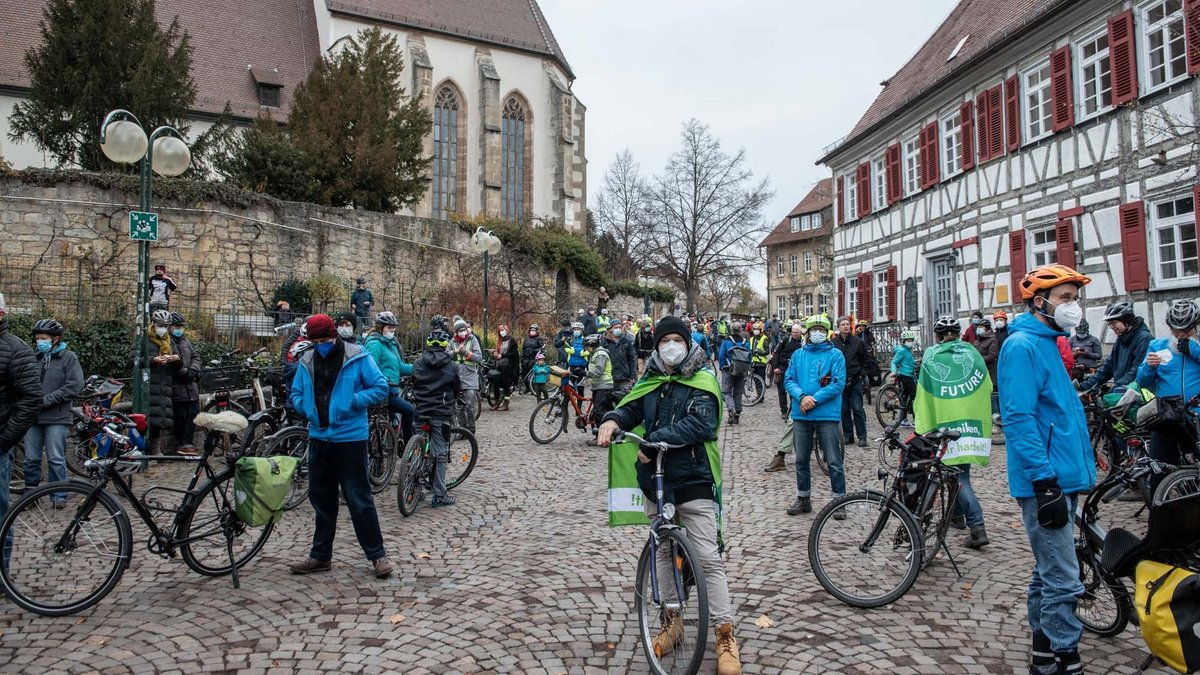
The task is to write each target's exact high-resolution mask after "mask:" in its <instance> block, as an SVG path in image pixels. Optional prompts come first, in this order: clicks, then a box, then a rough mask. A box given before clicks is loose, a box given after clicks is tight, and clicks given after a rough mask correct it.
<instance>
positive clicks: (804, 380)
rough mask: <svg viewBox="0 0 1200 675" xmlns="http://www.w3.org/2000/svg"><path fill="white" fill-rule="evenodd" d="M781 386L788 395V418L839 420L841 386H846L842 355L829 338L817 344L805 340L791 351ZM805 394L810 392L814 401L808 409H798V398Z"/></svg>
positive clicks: (844, 358)
mask: <svg viewBox="0 0 1200 675" xmlns="http://www.w3.org/2000/svg"><path fill="white" fill-rule="evenodd" d="M826 378H828V379H827V380H826ZM822 380H824V383H822ZM783 386H784V388H785V389H786V390H787V393H788V395H789V396H791V397H792V419H795V420H804V421H808V422H835V421H840V420H841V419H842V390H843V389H845V387H846V357H845V356H842V352H841V350H840V349H838V348H837V347H834V346H833V344H832V343H829V342H823V343H821V344H819V345H817V344H811V343H809V344H806V345H804V347H803V348H802V349H797V350H796V351H795V353H793V354H792V359H791V361H790V362H789V363H788V367H787V372H786V373H785V374H784V378H783ZM805 396H812V397H813V399H814V400H815V401H816V402H817V405H816V406H815V407H813V409H812V410H809V411H808V412H804V411H802V410H801V409H800V400H801V399H802V398H803V397H805Z"/></svg>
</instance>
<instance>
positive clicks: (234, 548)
mask: <svg viewBox="0 0 1200 675" xmlns="http://www.w3.org/2000/svg"><path fill="white" fill-rule="evenodd" d="M127 424H128V422H126V421H125V420H123V419H122V418H121V417H120V416H118V415H116V414H115V413H111V412H110V413H106V414H105V422H104V425H103V427H102V432H103V433H104V435H105V436H106V437H107V438H108V439H110V440H111V441H112V443H113V444H114V446H115V451H114V452H113V453H111V454H110V455H109V456H107V457H105V458H102V459H91V460H88V462H87V468H88V470H89V471H90V472H92V473H93V474H94V476H95V481H94V482H87V481H81V480H68V481H62V482H57V483H48V484H45V485H40V486H38V487H37V488H35V489H33V490H31V491H29V493H27V494H26V495H25V496H24V497H22V498H21V499H20V501H18V502H17V503H16V504H14V505H13V507H12V508H11V509H10V510H9V512H8V515H7V516H6V517H5V518H4V521H3V523H2V524H0V541H7V542H8V546H7V548H6V550H5V552H4V556H3V561H2V564H0V586H2V587H3V589H4V592H5V593H6V594H7V595H8V596H9V597H10V598H12V600H13V602H14V603H16V604H17V605H18V606H19V607H21V608H23V609H26V610H28V611H30V612H34V613H35V614H40V615H42V616H66V615H70V614H75V613H78V612H81V611H83V610H85V609H87V608H88V607H91V606H93V605H95V604H96V603H98V602H99V601H100V600H102V599H103V598H104V597H105V596H106V595H108V594H109V593H110V592H111V591H112V590H113V589H114V588H115V587H116V585H117V583H118V582H119V581H120V579H121V575H122V574H123V573H124V572H125V570H126V569H127V568H128V567H129V564H130V561H131V559H132V554H133V530H132V528H131V526H130V521H129V515H128V511H127V509H126V508H125V507H124V506H122V505H121V504H120V503H119V502H118V501H117V498H116V497H114V496H113V494H112V493H111V492H110V491H109V490H107V489H106V488H107V487H108V486H109V485H110V484H112V485H115V486H116V488H117V490H116V491H117V493H118V495H119V496H121V497H123V498H124V500H125V501H127V502H128V503H129V505H130V506H131V507H132V508H133V511H134V512H135V513H136V514H137V515H138V516H139V517H140V518H141V519H142V521H143V522H144V523H145V525H146V527H147V528H148V529H149V530H150V540H149V541H148V542H147V546H148V548H149V549H150V551H151V552H152V553H155V554H157V555H160V556H163V557H166V558H173V557H175V555H176V554H177V553H178V554H179V555H180V556H181V557H182V558H183V561H184V562H185V563H186V564H187V566H188V567H190V568H191V569H192V570H193V571H195V572H197V573H199V574H202V575H205V576H214V577H215V576H224V575H226V574H231V575H232V576H233V585H234V588H238V587H240V581H239V579H238V573H237V570H238V568H240V567H242V566H244V565H246V564H247V563H248V562H250V560H251V559H253V558H254V556H255V555H257V554H258V553H259V551H261V550H262V548H263V546H264V545H265V544H266V541H267V538H268V537H269V536H270V534H271V530H272V528H273V524H268V525H266V526H264V527H261V528H254V527H250V526H247V525H246V524H244V523H243V522H242V521H241V520H239V519H238V517H237V514H236V511H235V510H234V499H233V495H232V492H233V477H234V473H235V468H234V466H233V463H234V461H235V460H236V458H237V457H236V451H234V450H233V449H232V448H231V447H230V440H229V433H228V432H225V433H222V437H223V441H224V445H225V459H224V462H225V464H226V466H225V467H224V468H223V469H220V470H214V469H213V468H212V467H211V466H210V465H209V463H208V459H209V457H210V456H211V454H212V452H211V450H210V449H208V448H206V449H205V450H204V452H203V453H202V454H201V455H200V456H198V457H192V456H186V455H179V456H148V455H144V454H142V452H141V451H140V449H139V448H138V445H137V444H135V443H133V442H132V441H131V440H130V438H129V437H128V436H127V435H125V434H123V433H122V429H124V427H125V425H127ZM242 424H245V420H244V419H243V420H242ZM209 428H210V429H211V427H209ZM147 461H155V462H190V463H195V464H199V466H198V467H197V468H196V470H195V472H194V473H193V474H192V478H191V481H190V482H189V483H188V486H187V488H186V489H179V488H171V487H166V486H152V487H150V488H149V489H147V490H146V491H145V492H143V493H142V495H141V496H140V497H139V496H137V495H136V494H134V492H133V489H132V487H131V486H130V483H129V480H128V478H127V476H129V475H132V474H133V473H135V472H136V471H138V470H139V469H140V468H141V467H142V465H143V464H144V463H145V462H147ZM202 477H204V478H206V479H207V480H205V482H204V484H203V485H200V487H199V488H198V489H197V484H199V482H200V479H201V478H202ZM156 491H162V492H174V493H178V494H181V495H182V497H181V500H180V503H179V505H178V506H175V507H174V508H171V507H169V506H166V505H164V504H163V503H162V501H161V500H160V499H159V498H158V497H157V496H151V495H152V494H153V493H155V492H156ZM64 496H65V497H66V500H68V501H60V499H61V498H62V497H64ZM72 497H77V499H75V498H72ZM70 502H77V503H78V506H77V507H75V509H74V510H72V509H70V508H69V507H65V506H63V505H65V504H68V503H70ZM155 513H169V514H174V519H173V521H172V524H171V525H170V526H169V527H167V528H163V527H160V526H159V525H158V523H157V522H155V520H154V514H155ZM210 539H215V540H216V541H215V542H210V541H208V540H210ZM209 555H213V559H211V560H210V559H209ZM217 555H219V556H220V557H221V559H222V560H221V561H220V562H218V561H217V560H216V556H217Z"/></svg>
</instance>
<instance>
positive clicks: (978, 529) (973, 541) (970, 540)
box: [963, 525, 988, 548]
mask: <svg viewBox="0 0 1200 675" xmlns="http://www.w3.org/2000/svg"><path fill="white" fill-rule="evenodd" d="M987 545H988V537H987V532H985V531H984V529H983V526H982V525H976V526H975V527H972V528H971V534H970V535H969V536H968V537H967V538H966V540H964V541H963V546H966V547H967V548H983V547H984V546H987Z"/></svg>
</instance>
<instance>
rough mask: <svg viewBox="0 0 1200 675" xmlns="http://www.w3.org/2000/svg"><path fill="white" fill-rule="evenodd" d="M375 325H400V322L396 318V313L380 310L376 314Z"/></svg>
mask: <svg viewBox="0 0 1200 675" xmlns="http://www.w3.org/2000/svg"><path fill="white" fill-rule="evenodd" d="M375 325H377V326H398V325H400V322H399V321H397V320H396V315H395V314H392V313H391V312H380V313H378V314H376V315H375Z"/></svg>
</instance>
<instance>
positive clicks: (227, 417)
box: [196, 410, 249, 434]
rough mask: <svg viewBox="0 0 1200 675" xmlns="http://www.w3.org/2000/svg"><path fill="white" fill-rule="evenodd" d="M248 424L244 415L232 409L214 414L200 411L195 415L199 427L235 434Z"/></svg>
mask: <svg viewBox="0 0 1200 675" xmlns="http://www.w3.org/2000/svg"><path fill="white" fill-rule="evenodd" d="M248 425H249V422H247V421H246V418H245V417H242V416H241V415H240V414H238V413H236V412H234V411H232V410H226V411H225V412H221V413H217V414H216V415H213V414H212V413H200V414H199V415H196V426H198V427H200V428H201V429H211V430H212V431H227V432H229V433H231V434H236V433H237V432H239V431H243V430H244V429H245V428H246V427H247V426H248Z"/></svg>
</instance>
